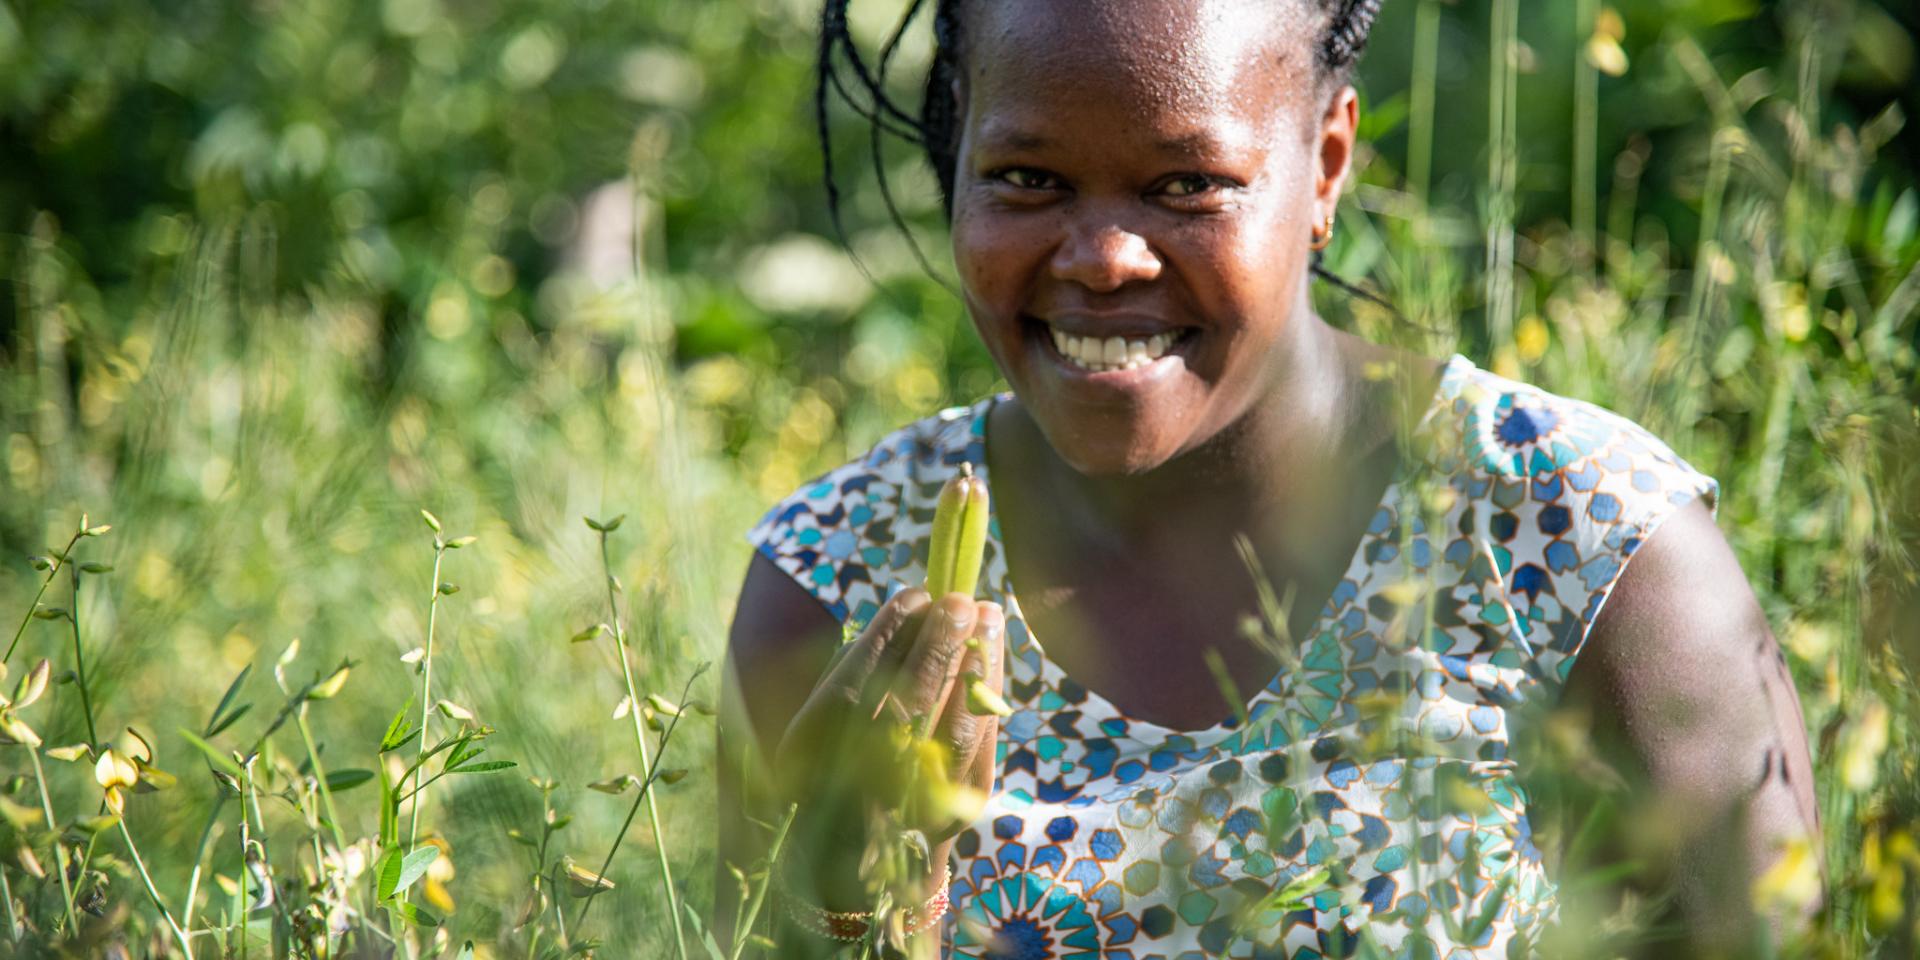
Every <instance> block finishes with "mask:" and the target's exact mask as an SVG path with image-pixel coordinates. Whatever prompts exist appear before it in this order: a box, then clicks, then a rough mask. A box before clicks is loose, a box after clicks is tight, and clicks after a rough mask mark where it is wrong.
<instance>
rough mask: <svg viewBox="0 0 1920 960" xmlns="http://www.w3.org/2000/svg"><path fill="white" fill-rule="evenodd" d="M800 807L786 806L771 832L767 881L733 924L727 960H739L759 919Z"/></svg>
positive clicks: (794, 805)
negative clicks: (731, 941) (783, 847)
mask: <svg viewBox="0 0 1920 960" xmlns="http://www.w3.org/2000/svg"><path fill="white" fill-rule="evenodd" d="M799 810H800V805H799V804H797V803H789V804H787V815H786V816H785V817H782V818H781V819H780V827H779V829H777V830H775V831H774V832H773V846H772V847H771V848H770V849H769V850H768V851H767V879H766V880H765V882H763V883H761V884H760V889H758V890H755V891H754V892H753V900H752V902H751V903H749V904H748V905H747V909H746V913H745V914H744V915H743V916H741V917H740V919H739V921H738V922H736V923H735V924H734V931H733V952H732V953H731V954H729V955H728V960H740V951H741V950H744V949H746V946H747V938H748V937H749V936H751V935H752V934H753V925H754V924H755V923H757V922H758V921H759V919H760V906H761V904H762V903H764V902H766V899H767V888H768V887H771V886H773V877H774V871H776V870H779V869H780V848H781V847H782V846H784V845H785V844H786V842H787V830H788V829H790V828H791V827H792V826H793V815H794V814H795V813H798V812H799Z"/></svg>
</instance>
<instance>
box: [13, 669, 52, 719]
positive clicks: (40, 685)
mask: <svg viewBox="0 0 1920 960" xmlns="http://www.w3.org/2000/svg"><path fill="white" fill-rule="evenodd" d="M52 676H53V664H51V663H48V662H47V658H45V657H41V658H40V662H39V663H36V664H34V665H33V669H32V670H29V671H27V675H26V676H24V677H21V678H20V686H19V687H18V688H16V689H15V690H14V692H13V705H14V707H15V708H16V709H17V708H20V707H26V706H31V705H32V704H33V702H34V701H35V700H38V699H40V695H41V694H43V693H46V692H47V683H48V682H49V681H50V680H51V679H52Z"/></svg>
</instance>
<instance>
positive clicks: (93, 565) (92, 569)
mask: <svg viewBox="0 0 1920 960" xmlns="http://www.w3.org/2000/svg"><path fill="white" fill-rule="evenodd" d="M80 572H81V573H112V572H113V564H111V563H99V562H96V561H92V560H89V561H87V562H86V563H83V564H81V565H80Z"/></svg>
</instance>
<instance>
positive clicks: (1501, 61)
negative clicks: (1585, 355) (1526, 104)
mask: <svg viewBox="0 0 1920 960" xmlns="http://www.w3.org/2000/svg"><path fill="white" fill-rule="evenodd" d="M1519 19H1520V10H1519V0H1493V16H1492V17H1491V21H1492V30H1493V33H1492V37H1491V39H1490V41H1489V43H1488V47H1489V51H1488V52H1489V58H1488V59H1489V60H1490V61H1491V63H1492V66H1493V70H1492V75H1491V76H1490V77H1489V78H1488V82H1487V113H1488V120H1487V126H1488V132H1489V134H1490V136H1491V139H1492V141H1493V149H1491V150H1489V151H1488V153H1487V194H1488V195H1487V266H1486V272H1487V282H1486V300H1487V341H1488V345H1489V347H1491V348H1492V353H1493V356H1494V358H1495V365H1496V368H1497V367H1498V366H1499V365H1500V364H1499V359H1500V357H1501V356H1503V355H1504V354H1505V352H1506V351H1510V350H1511V349H1512V347H1513V309H1514V286H1513V232H1514V231H1513V222H1514V213H1515V209H1514V203H1515V201H1514V192H1515V189H1516V186H1517V185H1516V183H1515V181H1516V178H1517V176H1518V163H1519V160H1518V154H1519V148H1518V142H1517V131H1516V128H1517V126H1518V117H1517V116H1516V113H1517V106H1518V89H1519V85H1518V83H1517V80H1516V74H1517V73H1518V71H1517V70H1516V66H1517V64H1516V60H1517V54H1516V48H1517V46H1518V43H1519V39H1518V32H1519ZM1496 372H1498V370H1496ZM1507 372H1508V373H1510V374H1511V373H1513V371H1507Z"/></svg>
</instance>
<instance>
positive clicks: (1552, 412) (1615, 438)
mask: <svg viewBox="0 0 1920 960" xmlns="http://www.w3.org/2000/svg"><path fill="white" fill-rule="evenodd" d="M1440 401H1441V402H1439V403H1437V404H1436V408H1435V410H1434V416H1435V417H1436V418H1437V421H1438V422H1437V423H1436V424H1435V428H1436V429H1435V431H1434V432H1435V433H1436V434H1437V435H1439V442H1437V443H1436V445H1435V450H1436V453H1438V455H1439V456H1440V457H1441V458H1442V459H1443V460H1445V461H1447V463H1446V465H1447V466H1448V467H1450V468H1451V469H1450V470H1449V471H1448V472H1450V473H1456V474H1464V475H1465V476H1466V477H1467V478H1468V479H1470V480H1478V481H1482V482H1484V483H1487V484H1498V485H1499V487H1498V488H1493V489H1500V488H1506V487H1510V486H1512V485H1514V484H1519V483H1523V482H1524V483H1525V485H1526V486H1527V488H1528V489H1527V490H1526V493H1527V495H1528V496H1527V499H1529V500H1532V501H1535V502H1548V501H1553V500H1558V499H1562V498H1563V497H1566V496H1578V498H1579V499H1580V501H1581V503H1582V505H1583V506H1586V507H1587V508H1588V509H1589V512H1590V514H1591V516H1592V518H1593V519H1595V520H1598V521H1601V522H1612V521H1614V520H1616V519H1619V518H1620V516H1618V515H1616V513H1615V508H1616V506H1617V507H1618V509H1619V511H1621V515H1624V514H1626V513H1632V512H1653V513H1658V512H1662V509H1661V508H1662V507H1663V506H1665V507H1672V506H1678V505H1681V504H1685V503H1687V502H1689V501H1691V500H1693V499H1695V498H1697V497H1700V496H1702V495H1705V496H1707V497H1708V498H1709V505H1712V498H1713V497H1715V496H1717V495H1718V490H1719V485H1718V483H1717V482H1716V481H1715V480H1714V479H1713V478H1712V477H1710V476H1708V475H1707V474H1705V473H1703V472H1701V471H1700V470H1698V469H1696V468H1694V466H1693V465H1692V464H1690V463H1688V462H1687V461H1686V460H1685V459H1684V458H1682V457H1681V456H1680V455H1679V454H1678V453H1676V452H1675V451H1674V449H1673V447H1672V446H1670V445H1669V444H1668V443H1667V442H1666V441H1665V440H1663V439H1661V438H1660V437H1659V436H1657V435H1656V434H1655V433H1654V432H1653V431H1651V430H1649V429H1647V428H1646V427H1644V426H1642V425H1641V424H1639V423H1638V422H1636V421H1634V420H1632V419H1630V418H1628V417H1626V416H1623V415H1621V414H1619V413H1616V412H1614V411H1612V410H1609V409H1607V408H1606V407H1603V406H1601V405H1599V404H1596V403H1592V402H1590V401H1587V400H1582V399H1579V398H1576V397H1571V396H1566V395H1562V394H1558V393H1554V392H1551V391H1549V390H1547V389H1545V388H1542V387H1539V386H1536V385H1534V384H1531V383H1526V382H1522V381H1519V380H1515V379H1511V378H1509V377H1504V376H1501V375H1499V374H1496V373H1494V372H1492V371H1489V370H1483V369H1481V368H1479V367H1477V366H1475V365H1473V364H1472V363H1471V362H1470V361H1467V360H1466V359H1465V358H1461V357H1456V358H1455V360H1454V361H1453V362H1452V363H1451V364H1450V365H1449V370H1448V372H1447V374H1446V376H1445V379H1444V381H1443V384H1442V386H1441V397H1440Z"/></svg>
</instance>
